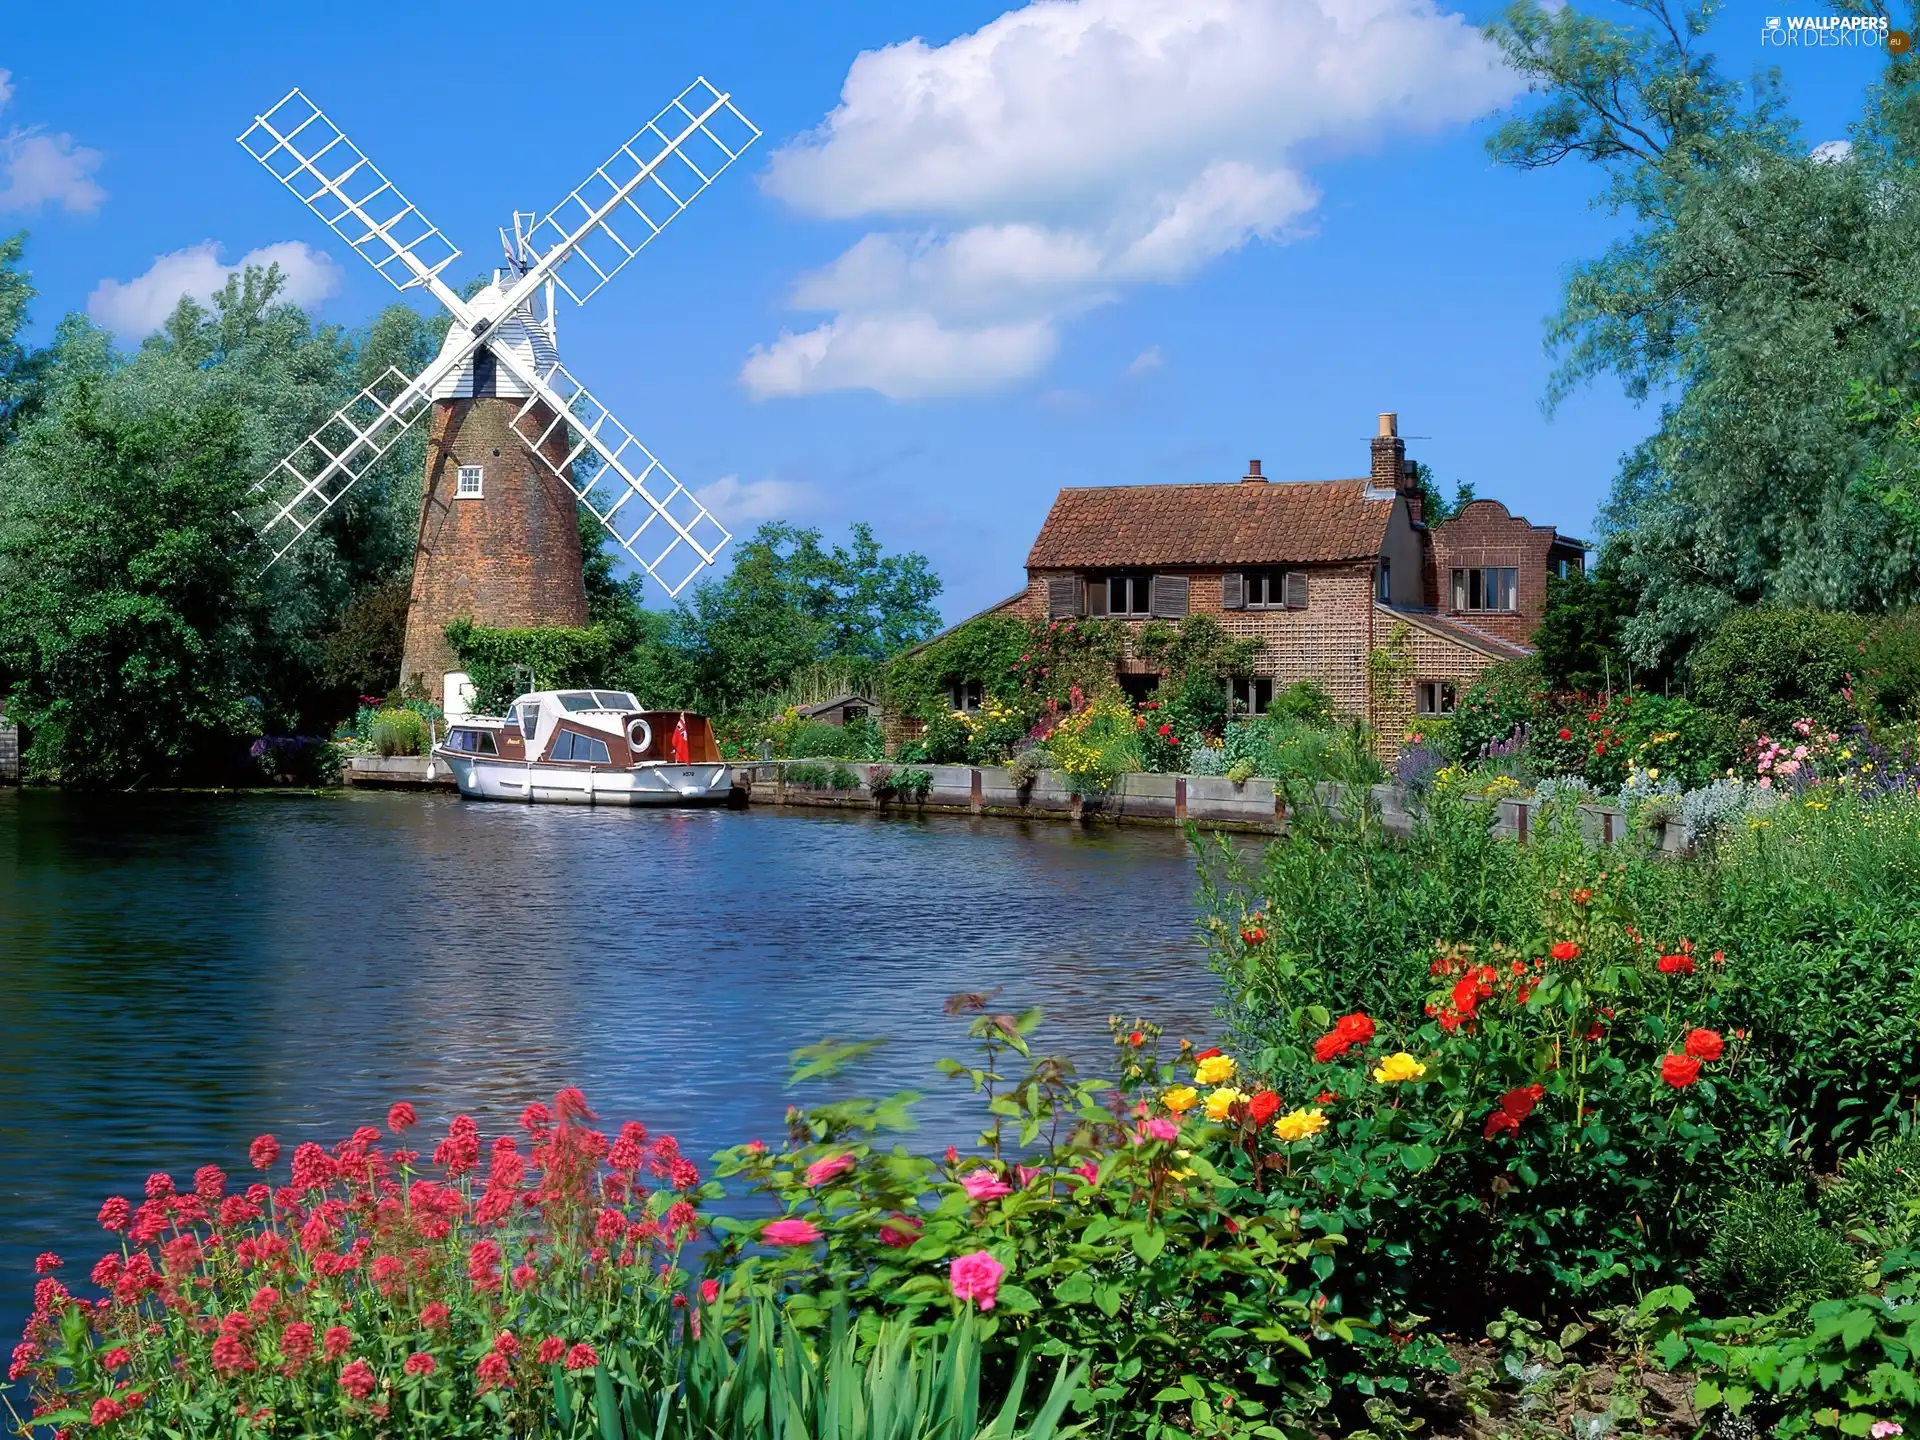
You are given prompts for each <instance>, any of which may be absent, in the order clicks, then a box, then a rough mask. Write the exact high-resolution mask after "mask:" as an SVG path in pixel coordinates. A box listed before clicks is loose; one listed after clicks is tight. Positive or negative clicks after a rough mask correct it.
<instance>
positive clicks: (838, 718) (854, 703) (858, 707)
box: [798, 695, 880, 725]
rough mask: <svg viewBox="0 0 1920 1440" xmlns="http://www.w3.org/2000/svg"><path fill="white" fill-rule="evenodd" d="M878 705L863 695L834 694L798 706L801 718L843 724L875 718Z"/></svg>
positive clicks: (828, 723)
mask: <svg viewBox="0 0 1920 1440" xmlns="http://www.w3.org/2000/svg"><path fill="white" fill-rule="evenodd" d="M879 708H880V707H879V706H878V705H876V704H875V703H874V702H873V701H872V700H871V699H869V698H868V697H867V696H865V695H836V696H834V697H833V699H831V700H819V701H816V702H815V703H813V704H812V705H802V706H800V707H798V711H799V715H800V718H801V719H802V720H818V721H820V722H821V723H822V724H826V725H845V724H847V723H848V722H849V721H853V720H867V719H877V718H878V717H877V716H876V715H875V714H874V712H875V711H877V710H878V709H879Z"/></svg>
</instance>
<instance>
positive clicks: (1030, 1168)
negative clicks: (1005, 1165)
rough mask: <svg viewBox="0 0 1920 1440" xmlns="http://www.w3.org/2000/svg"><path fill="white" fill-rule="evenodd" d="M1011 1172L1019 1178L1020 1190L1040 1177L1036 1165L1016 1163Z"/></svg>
mask: <svg viewBox="0 0 1920 1440" xmlns="http://www.w3.org/2000/svg"><path fill="white" fill-rule="evenodd" d="M1013 1173H1014V1176H1015V1178H1016V1179H1018V1180H1019V1182H1020V1188H1021V1189H1022V1190H1024V1189H1026V1188H1027V1187H1028V1186H1029V1185H1031V1184H1033V1182H1034V1181H1036V1180H1038V1179H1039V1178H1040V1168H1039V1167H1038V1166H1037V1165H1016V1166H1014V1167H1013Z"/></svg>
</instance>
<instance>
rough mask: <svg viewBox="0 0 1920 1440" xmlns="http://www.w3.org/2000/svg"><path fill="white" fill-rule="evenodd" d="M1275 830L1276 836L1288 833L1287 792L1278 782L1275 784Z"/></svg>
mask: <svg viewBox="0 0 1920 1440" xmlns="http://www.w3.org/2000/svg"><path fill="white" fill-rule="evenodd" d="M1273 829H1274V833H1275V834H1276V835H1284V834H1286V833H1287V830H1288V825H1287V792H1286V791H1285V790H1284V789H1282V788H1281V786H1280V782H1279V781H1278V780H1276V781H1274V782H1273Z"/></svg>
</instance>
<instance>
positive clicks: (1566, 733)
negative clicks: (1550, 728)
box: [1560, 729, 1573, 740]
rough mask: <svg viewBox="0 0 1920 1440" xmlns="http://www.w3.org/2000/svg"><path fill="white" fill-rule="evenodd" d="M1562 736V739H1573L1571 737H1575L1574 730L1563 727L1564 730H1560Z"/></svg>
mask: <svg viewBox="0 0 1920 1440" xmlns="http://www.w3.org/2000/svg"><path fill="white" fill-rule="evenodd" d="M1560 738H1561V739H1562V740H1571V739H1572V738H1573V732H1572V731H1571V730H1565V729H1563V730H1562V731H1561V732H1560Z"/></svg>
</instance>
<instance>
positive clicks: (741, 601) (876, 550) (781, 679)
mask: <svg viewBox="0 0 1920 1440" xmlns="http://www.w3.org/2000/svg"><path fill="white" fill-rule="evenodd" d="M850 538H851V542H852V543H851V545H850V546H847V547H843V546H839V545H836V546H834V547H833V548H832V549H830V550H829V549H827V548H826V547H825V546H824V544H823V542H822V538H821V534H820V532H819V531H818V530H810V529H796V528H795V527H793V526H791V525H787V524H783V523H780V522H777V521H774V522H769V523H767V524H765V525H762V526H761V527H760V528H759V529H758V530H757V531H755V532H754V534H753V536H752V538H751V539H749V540H746V541H744V542H742V543H741V544H740V546H739V548H738V550H737V551H736V553H735V555H734V559H733V568H732V569H731V570H730V571H729V572H728V573H727V575H726V576H725V577H724V578H722V579H717V580H703V581H701V582H700V583H699V584H698V585H696V586H695V587H694V590H693V594H692V596H691V597H690V598H689V599H688V600H686V601H683V602H682V603H681V604H680V606H679V607H678V608H677V609H676V610H675V611H674V614H673V619H672V624H671V627H670V629H669V630H668V632H667V635H666V636H665V641H666V644H667V645H668V646H669V647H670V648H672V649H674V650H677V651H678V652H680V654H681V655H682V656H683V657H684V660H685V664H686V671H685V681H684V683H685V684H686V685H687V687H688V688H689V690H690V692H691V694H692V696H693V697H695V699H696V700H697V702H698V703H699V704H701V705H703V706H705V707H706V708H708V709H711V710H714V711H724V710H728V709H731V708H733V707H735V706H737V705H739V704H741V703H742V702H744V701H746V700H747V699H749V698H750V697H755V696H761V695H766V694H768V693H770V692H772V691H776V690H779V689H781V688H783V687H785V686H786V685H788V684H790V683H791V681H792V680H793V677H794V676H795V674H796V673H797V672H798V671H800V670H801V669H802V668H803V667H804V666H806V665H808V664H811V663H813V662H815V661H819V660H829V659H842V660H855V661H861V662H866V663H869V664H877V663H878V662H880V661H882V660H884V659H886V658H887V657H889V656H891V655H894V654H897V653H898V652H899V651H901V650H904V649H906V648H907V647H908V646H911V645H915V644H917V643H919V642H920V641H921V640H924V639H926V638H927V637H928V636H930V635H932V634H933V633H934V631H936V630H937V629H938V628H939V625H940V618H939V613H938V612H937V611H936V610H935V609H934V608H933V600H934V597H935V596H937V595H938V594H939V593H940V580H939V577H937V576H936V575H934V573H933V570H932V567H931V566H929V565H928V563H927V560H926V557H925V556H923V555H920V554H917V553H914V552H908V553H907V554H904V555H886V554H884V553H883V552H882V550H881V548H880V544H879V542H878V541H877V540H875V539H874V536H873V532H872V529H871V528H870V527H869V526H866V525H863V524H856V525H854V526H853V527H852V531H851V537H850Z"/></svg>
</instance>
